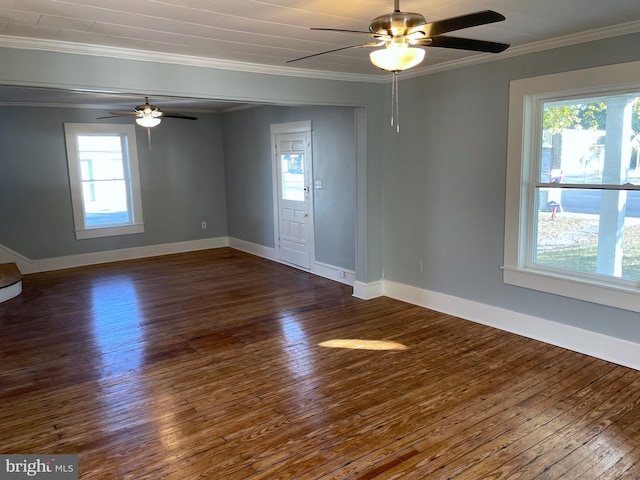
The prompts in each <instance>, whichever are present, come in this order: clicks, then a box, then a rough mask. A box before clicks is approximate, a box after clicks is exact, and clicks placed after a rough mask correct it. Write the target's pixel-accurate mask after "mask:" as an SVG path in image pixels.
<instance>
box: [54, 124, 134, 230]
mask: <svg viewBox="0 0 640 480" xmlns="http://www.w3.org/2000/svg"><path fill="white" fill-rule="evenodd" d="M64 130H65V141H66V145H67V163H68V166H69V183H70V187H71V204H72V208H73V221H74V226H75V228H74V232H75V236H76V240H84V239H89V238H100V237H112V236H117V235H128V234H136V233H144V221H143V218H142V193H141V189H140V172H139V166H138V148H137V143H136V132H135V126H134V125H127V124H121V123H118V124H107V123H65V124H64ZM91 134H97V135H100V134H106V135H108V134H112V135H119V136H120V137H123V136H124V137H126V139H127V141H126V142H123V143H126V146H127V150H128V151H127V152H125V155H124V156H123V161H124V162H125V163H126V165H125V178H124V180H125V182H126V183H127V184H128V192H129V195H128V197H129V198H128V209H129V213H130V216H131V218H132V222H131V223H125V224H118V225H110V226H104V225H96V226H87V225H86V223H85V208H84V200H83V198H84V197H83V188H82V173H81V159H80V155H79V150H78V141H77V138H78V136H79V135H91ZM127 172H128V178H127V174H126V173H127Z"/></svg>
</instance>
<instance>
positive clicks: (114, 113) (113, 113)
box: [109, 112, 142, 117]
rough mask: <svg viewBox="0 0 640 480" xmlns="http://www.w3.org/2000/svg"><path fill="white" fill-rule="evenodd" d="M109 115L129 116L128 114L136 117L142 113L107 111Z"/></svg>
mask: <svg viewBox="0 0 640 480" xmlns="http://www.w3.org/2000/svg"><path fill="white" fill-rule="evenodd" d="M109 115H115V116H126V117H129V116H134V117H137V116H140V115H142V113H141V112H109Z"/></svg>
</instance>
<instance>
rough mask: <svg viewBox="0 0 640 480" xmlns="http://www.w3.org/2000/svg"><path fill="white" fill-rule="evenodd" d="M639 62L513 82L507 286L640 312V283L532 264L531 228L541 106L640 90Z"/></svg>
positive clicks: (505, 248) (507, 212)
mask: <svg viewBox="0 0 640 480" xmlns="http://www.w3.org/2000/svg"><path fill="white" fill-rule="evenodd" d="M639 78H640V62H630V63H623V64H615V65H607V66H602V67H595V68H589V69H584V70H576V71H569V72H563V73H557V74H551V75H544V76H540V77H532V78H524V79H519V80H513V81H511V84H510V89H509V124H508V125H509V129H508V137H507V177H506V180H507V182H506V202H505V243H504V265H503V267H502V270H503V281H504V283H506V284H510V285H516V286H519V287H524V288H529V289H533V290H538V291H542V292H547V293H553V294H556V295H561V296H565V297H569V298H575V299H578V300H585V301H589V302H593V303H599V304H602V305H608V306H612V307H617V308H621V309H625V310H630V311H634V312H640V282H633V281H626V280H622V281H613V280H612V281H609V280H607V278H606V277H604V276H600V275H589V274H579V273H578V272H576V274H572V273H571V272H567V271H555V270H553V269H552V268H542V267H539V266H536V265H534V264H532V263H531V262H530V261H529V259H531V258H533V257H532V256H531V252H532V250H531V249H532V248H533V245H532V243H533V240H534V237H533V231H534V230H533V229H534V228H535V226H534V225H533V224H532V222H533V219H534V218H535V212H532V209H534V208H535V205H536V202H535V198H534V195H533V194H532V192H533V191H534V190H535V189H534V188H532V185H535V184H536V183H539V181H538V178H537V176H536V175H537V173H538V171H537V166H538V162H539V160H538V159H539V153H540V150H539V149H540V145H538V143H539V142H538V140H539V138H540V135H541V132H540V128H541V125H540V123H539V122H538V121H536V120H537V119H539V118H540V112H539V110H540V106H541V105H542V103H544V102H545V101H553V100H556V99H561V98H566V97H574V98H575V97H580V96H582V97H593V96H598V95H614V94H625V93H634V92H639V91H640V81H639V80H638V79H639Z"/></svg>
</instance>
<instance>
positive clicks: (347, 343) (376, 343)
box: [318, 338, 409, 350]
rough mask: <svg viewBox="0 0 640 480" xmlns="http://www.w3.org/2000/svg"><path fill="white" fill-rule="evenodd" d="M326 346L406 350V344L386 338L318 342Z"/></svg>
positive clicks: (354, 348) (340, 339)
mask: <svg viewBox="0 0 640 480" xmlns="http://www.w3.org/2000/svg"><path fill="white" fill-rule="evenodd" d="M318 345H319V346H321V347H326V348H348V349H352V350H406V349H407V348H409V347H407V346H406V345H403V344H402V343H398V342H390V341H386V340H362V339H357V338H337V339H334V340H327V341H326V342H322V343H319V344H318Z"/></svg>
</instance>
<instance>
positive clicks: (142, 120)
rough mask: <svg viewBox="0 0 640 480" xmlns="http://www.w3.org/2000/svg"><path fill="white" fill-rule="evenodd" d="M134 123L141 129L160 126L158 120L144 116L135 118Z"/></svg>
mask: <svg viewBox="0 0 640 480" xmlns="http://www.w3.org/2000/svg"><path fill="white" fill-rule="evenodd" d="M136 123H137V124H138V125H140V126H141V127H147V128H151V127H155V126H156V125H160V118H158V117H152V116H150V115H145V116H144V117H139V118H136Z"/></svg>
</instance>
